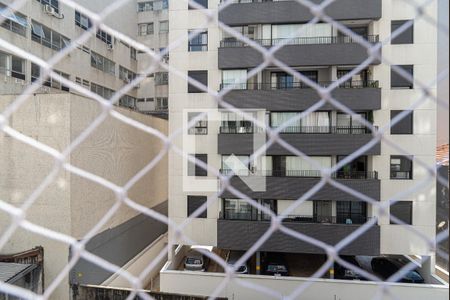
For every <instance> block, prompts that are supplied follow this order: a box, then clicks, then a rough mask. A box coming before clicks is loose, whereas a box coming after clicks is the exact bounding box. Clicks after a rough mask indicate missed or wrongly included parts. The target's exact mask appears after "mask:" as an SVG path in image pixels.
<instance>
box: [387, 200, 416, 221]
mask: <svg viewBox="0 0 450 300" xmlns="http://www.w3.org/2000/svg"><path fill="white" fill-rule="evenodd" d="M412 208H413V203H412V201H398V202H396V203H394V204H391V206H390V209H389V210H390V214H391V216H393V217H396V218H398V219H399V220H401V221H402V222H404V223H405V224H408V225H412ZM391 224H392V225H394V224H398V223H395V222H394V221H392V220H391Z"/></svg>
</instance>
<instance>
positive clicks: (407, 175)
mask: <svg viewBox="0 0 450 300" xmlns="http://www.w3.org/2000/svg"><path fill="white" fill-rule="evenodd" d="M412 172H413V162H412V158H411V157H408V156H400V155H392V156H391V179H413V174H412Z"/></svg>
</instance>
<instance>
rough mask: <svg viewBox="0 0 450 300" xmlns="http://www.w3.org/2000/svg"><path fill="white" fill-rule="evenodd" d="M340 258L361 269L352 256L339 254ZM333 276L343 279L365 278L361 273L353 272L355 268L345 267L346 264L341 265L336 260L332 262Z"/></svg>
mask: <svg viewBox="0 0 450 300" xmlns="http://www.w3.org/2000/svg"><path fill="white" fill-rule="evenodd" d="M341 259H342V260H344V261H346V262H348V263H350V264H352V265H354V266H355V267H358V268H360V269H362V268H361V266H360V264H359V263H358V262H357V261H356V259H355V257H354V256H341ZM334 278H335V279H344V280H367V279H366V278H365V277H363V276H362V275H361V274H359V273H358V272H355V270H353V269H351V268H347V267H346V266H342V265H340V264H339V263H338V262H335V263H334Z"/></svg>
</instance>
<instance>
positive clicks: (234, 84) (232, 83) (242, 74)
mask: <svg viewBox="0 0 450 300" xmlns="http://www.w3.org/2000/svg"><path fill="white" fill-rule="evenodd" d="M227 87H229V88H233V89H235V90H246V89H247V69H240V70H223V71H222V88H227Z"/></svg>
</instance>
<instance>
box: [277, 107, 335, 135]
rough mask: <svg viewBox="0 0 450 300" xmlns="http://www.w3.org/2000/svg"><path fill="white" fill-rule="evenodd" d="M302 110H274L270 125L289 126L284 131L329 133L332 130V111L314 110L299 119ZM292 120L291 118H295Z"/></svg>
mask: <svg viewBox="0 0 450 300" xmlns="http://www.w3.org/2000/svg"><path fill="white" fill-rule="evenodd" d="M299 114H300V112H273V113H271V114H270V125H271V127H273V128H277V127H281V126H284V125H285V123H286V122H289V124H288V126H287V127H286V128H284V129H283V130H282V131H281V132H283V133H329V132H330V123H331V121H330V112H328V111H321V112H312V113H310V114H308V115H306V116H304V117H303V118H302V119H298V115H299ZM294 118H297V119H295V121H294V120H291V119H294Z"/></svg>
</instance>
